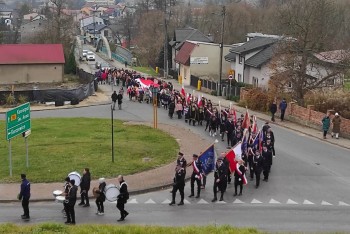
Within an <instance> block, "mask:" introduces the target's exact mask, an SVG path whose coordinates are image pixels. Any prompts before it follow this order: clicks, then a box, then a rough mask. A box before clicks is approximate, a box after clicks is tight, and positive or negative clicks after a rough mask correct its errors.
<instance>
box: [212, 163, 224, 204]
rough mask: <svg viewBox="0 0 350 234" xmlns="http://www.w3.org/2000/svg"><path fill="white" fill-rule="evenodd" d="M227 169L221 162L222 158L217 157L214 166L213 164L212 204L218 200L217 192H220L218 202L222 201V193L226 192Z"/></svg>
mask: <svg viewBox="0 0 350 234" xmlns="http://www.w3.org/2000/svg"><path fill="white" fill-rule="evenodd" d="M227 170H228V169H227V167H226V164H225V163H224V162H223V158H222V157H219V158H218V160H217V162H216V164H215V172H214V186H213V191H214V198H213V200H212V202H216V201H217V200H218V198H217V195H216V194H217V190H218V189H219V191H220V192H221V196H220V201H223V200H224V193H225V191H226V187H227Z"/></svg>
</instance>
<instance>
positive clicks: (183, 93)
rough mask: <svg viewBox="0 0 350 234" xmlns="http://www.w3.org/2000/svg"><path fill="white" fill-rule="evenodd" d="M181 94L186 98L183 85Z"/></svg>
mask: <svg viewBox="0 0 350 234" xmlns="http://www.w3.org/2000/svg"><path fill="white" fill-rule="evenodd" d="M181 94H182V96H184V98H186V92H185V86H184V85H183V84H182V87H181Z"/></svg>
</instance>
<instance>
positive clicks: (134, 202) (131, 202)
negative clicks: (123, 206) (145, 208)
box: [128, 198, 138, 204]
mask: <svg viewBox="0 0 350 234" xmlns="http://www.w3.org/2000/svg"><path fill="white" fill-rule="evenodd" d="M128 203H129V204H138V202H137V200H136V198H133V199H131V200H130V201H128Z"/></svg>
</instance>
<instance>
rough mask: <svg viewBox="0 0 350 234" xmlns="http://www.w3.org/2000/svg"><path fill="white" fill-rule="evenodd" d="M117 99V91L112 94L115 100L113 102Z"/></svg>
mask: <svg viewBox="0 0 350 234" xmlns="http://www.w3.org/2000/svg"><path fill="white" fill-rule="evenodd" d="M117 99H118V94H117V93H113V94H112V101H113V102H116V101H117Z"/></svg>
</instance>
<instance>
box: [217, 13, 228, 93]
mask: <svg viewBox="0 0 350 234" xmlns="http://www.w3.org/2000/svg"><path fill="white" fill-rule="evenodd" d="M225 15H226V7H225V6H222V12H221V16H222V25H221V42H220V67H219V93H218V95H219V96H221V79H222V56H223V53H224V33H225Z"/></svg>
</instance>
